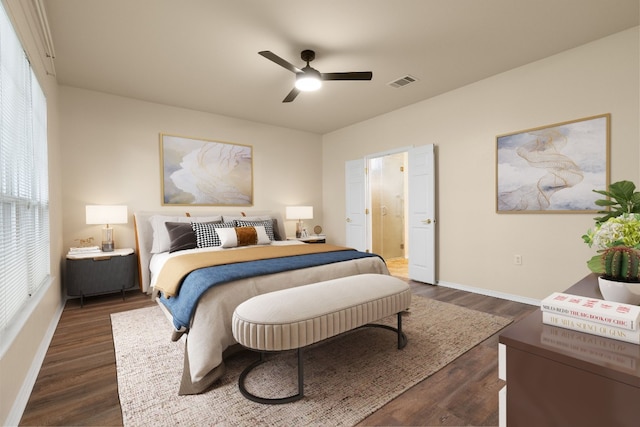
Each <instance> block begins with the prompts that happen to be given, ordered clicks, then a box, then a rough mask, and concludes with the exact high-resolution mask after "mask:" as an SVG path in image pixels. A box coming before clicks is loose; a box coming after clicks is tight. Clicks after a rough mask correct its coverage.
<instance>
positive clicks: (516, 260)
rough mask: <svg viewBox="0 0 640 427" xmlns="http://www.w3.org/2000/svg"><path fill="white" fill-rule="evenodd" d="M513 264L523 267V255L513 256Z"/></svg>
mask: <svg viewBox="0 0 640 427" xmlns="http://www.w3.org/2000/svg"><path fill="white" fill-rule="evenodd" d="M513 263H514V264H515V265H522V255H514V256H513Z"/></svg>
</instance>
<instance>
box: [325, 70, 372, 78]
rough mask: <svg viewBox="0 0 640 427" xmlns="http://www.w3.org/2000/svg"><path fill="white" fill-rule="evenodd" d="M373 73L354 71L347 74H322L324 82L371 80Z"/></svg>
mask: <svg viewBox="0 0 640 427" xmlns="http://www.w3.org/2000/svg"><path fill="white" fill-rule="evenodd" d="M372 78H373V73H372V72H371V71H353V72H347V73H322V80H371V79H372Z"/></svg>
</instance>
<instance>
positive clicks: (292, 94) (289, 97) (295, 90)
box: [282, 87, 300, 102]
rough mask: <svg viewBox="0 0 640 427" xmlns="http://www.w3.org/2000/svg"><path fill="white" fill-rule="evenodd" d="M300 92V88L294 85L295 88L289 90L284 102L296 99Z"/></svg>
mask: <svg viewBox="0 0 640 427" xmlns="http://www.w3.org/2000/svg"><path fill="white" fill-rule="evenodd" d="M299 93H300V89H298V88H295V87H294V88H293V89H291V92H289V94H288V95H287V96H285V98H284V99H283V100H282V102H291V101H293V100H294V99H296V96H298V94H299Z"/></svg>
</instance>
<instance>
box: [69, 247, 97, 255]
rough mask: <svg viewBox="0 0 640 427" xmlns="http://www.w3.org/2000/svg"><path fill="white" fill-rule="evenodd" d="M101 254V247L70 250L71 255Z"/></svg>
mask: <svg viewBox="0 0 640 427" xmlns="http://www.w3.org/2000/svg"><path fill="white" fill-rule="evenodd" d="M100 252H102V251H101V250H100V247H99V246H82V247H78V248H70V249H69V255H81V254H95V253H100Z"/></svg>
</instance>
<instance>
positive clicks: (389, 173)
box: [367, 151, 409, 277]
mask: <svg viewBox="0 0 640 427" xmlns="http://www.w3.org/2000/svg"><path fill="white" fill-rule="evenodd" d="M367 170H368V174H367V176H368V188H369V202H370V212H371V216H370V218H371V249H372V252H374V253H376V254H378V255H380V256H382V257H383V258H384V259H385V261H386V263H387V266H388V267H389V270H390V272H391V274H393V275H394V276H396V275H397V276H401V277H408V258H409V253H408V249H409V246H408V244H407V240H408V236H407V221H406V218H407V201H408V197H407V187H408V185H407V184H408V181H407V173H406V171H407V152H406V151H404V152H398V153H392V154H386V155H383V156H378V157H370V158H368V164H367Z"/></svg>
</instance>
